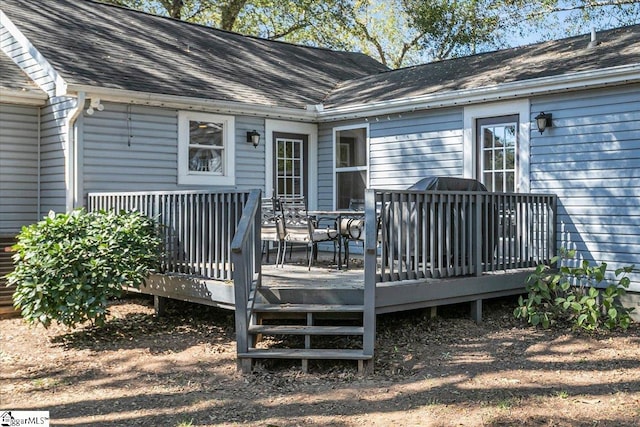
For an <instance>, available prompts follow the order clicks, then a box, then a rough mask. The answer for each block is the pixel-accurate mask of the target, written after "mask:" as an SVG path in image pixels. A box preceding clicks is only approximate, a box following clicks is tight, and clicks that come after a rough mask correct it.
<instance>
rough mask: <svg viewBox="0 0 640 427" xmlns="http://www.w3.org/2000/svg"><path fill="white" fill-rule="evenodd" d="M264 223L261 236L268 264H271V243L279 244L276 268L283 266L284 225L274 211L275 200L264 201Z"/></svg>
mask: <svg viewBox="0 0 640 427" xmlns="http://www.w3.org/2000/svg"><path fill="white" fill-rule="evenodd" d="M261 213H262V222H261V228H260V234H261V238H262V252H264V253H266V258H267V262H269V243H270V242H276V243H278V252H277V254H276V266H277V265H278V264H283V263H284V261H283V259H284V252H283V250H282V249H283V246H284V238H285V233H284V224H283V222H282V218H281V217H280V215H279V214H278V213H277V212H276V210H275V209H274V202H273V199H264V198H263V199H262V212H261Z"/></svg>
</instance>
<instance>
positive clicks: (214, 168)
mask: <svg viewBox="0 0 640 427" xmlns="http://www.w3.org/2000/svg"><path fill="white" fill-rule="evenodd" d="M189 170H190V171H195V172H215V173H222V150H219V149H215V148H189Z"/></svg>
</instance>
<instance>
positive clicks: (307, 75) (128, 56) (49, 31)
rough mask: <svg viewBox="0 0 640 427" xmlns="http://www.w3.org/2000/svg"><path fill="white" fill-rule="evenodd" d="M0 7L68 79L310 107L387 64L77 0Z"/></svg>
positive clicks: (5, 1)
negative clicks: (342, 83)
mask: <svg viewBox="0 0 640 427" xmlns="http://www.w3.org/2000/svg"><path fill="white" fill-rule="evenodd" d="M0 7H1V8H2V10H3V11H4V13H5V14H6V15H7V16H8V17H9V19H10V20H11V21H12V22H13V23H14V24H15V25H16V27H18V29H19V30H20V31H22V33H23V34H24V35H25V36H26V37H27V38H28V39H29V41H31V43H32V44H33V45H34V46H35V47H36V48H37V49H38V51H40V53H41V54H42V55H43V56H44V57H45V58H46V59H47V60H48V61H49V62H50V63H51V64H52V65H53V66H54V68H55V69H56V70H57V71H58V73H60V75H61V76H62V77H63V78H64V79H65V81H67V82H68V83H70V84H78V85H91V86H96V87H102V88H113V89H125V90H134V91H142V92H151V93H157V94H168V95H178V96H188V97H196V98H203V99H213V100H224V101H237V102H243V103H248V104H253V105H265V106H282V107H293V108H304V107H305V106H306V105H307V104H317V103H320V102H321V101H322V100H323V98H324V97H325V96H326V94H327V93H328V92H329V91H330V90H331V89H332V88H333V87H335V86H336V84H337V83H339V82H340V81H343V80H347V79H353V78H358V77H363V76H367V75H370V74H372V73H378V72H382V71H386V70H388V69H387V68H386V67H384V66H383V65H382V64H380V63H378V62H376V61H375V60H373V59H371V58H369V57H367V56H365V55H363V54H359V53H346V52H335V51H330V50H327V49H319V48H311V47H303V46H296V45H292V44H287V43H280V42H273V41H267V40H262V39H258V38H254V37H247V36H242V35H239V34H235V33H229V32H224V31H220V30H216V29H213V28H209V27H204V26H200V25H194V24H189V23H185V22H182V21H177V20H173V19H169V18H162V17H158V16H153V15H149V14H145V13H141V12H135V11H132V10H128V9H124V8H120V7H116V6H111V5H106V4H102V3H97V2H93V1H78V0H76V1H71V0H38V1H33V0H2V2H1V4H0Z"/></svg>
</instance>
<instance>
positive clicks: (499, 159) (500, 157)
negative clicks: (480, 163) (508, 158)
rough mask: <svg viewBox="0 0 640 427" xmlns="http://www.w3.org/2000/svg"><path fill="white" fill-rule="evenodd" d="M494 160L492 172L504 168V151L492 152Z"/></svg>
mask: <svg viewBox="0 0 640 427" xmlns="http://www.w3.org/2000/svg"><path fill="white" fill-rule="evenodd" d="M494 153H495V155H496V158H495V164H494V166H493V169H494V170H501V169H503V168H504V150H500V149H498V150H495V151H494Z"/></svg>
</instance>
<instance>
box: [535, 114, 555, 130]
mask: <svg viewBox="0 0 640 427" xmlns="http://www.w3.org/2000/svg"><path fill="white" fill-rule="evenodd" d="M551 117H552V114H551V113H548V114H547V113H544V112H543V113H540V114H538V115H537V116H536V124H537V125H538V130H539V131H540V134H541V135H542V133H543V132H544V130H545V129H546V128H550V127H551V126H553V123H552V122H551Z"/></svg>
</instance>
